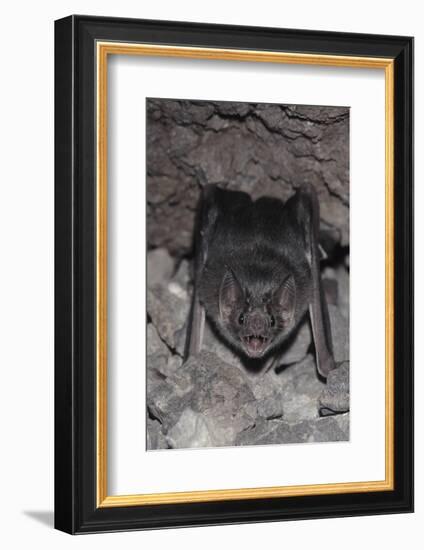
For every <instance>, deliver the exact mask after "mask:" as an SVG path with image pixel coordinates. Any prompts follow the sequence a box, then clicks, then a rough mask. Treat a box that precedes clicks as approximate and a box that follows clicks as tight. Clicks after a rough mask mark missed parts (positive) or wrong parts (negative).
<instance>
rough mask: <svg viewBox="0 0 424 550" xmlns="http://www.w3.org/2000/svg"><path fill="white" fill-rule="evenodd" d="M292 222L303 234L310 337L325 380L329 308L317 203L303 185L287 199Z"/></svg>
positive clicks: (328, 366)
mask: <svg viewBox="0 0 424 550" xmlns="http://www.w3.org/2000/svg"><path fill="white" fill-rule="evenodd" d="M290 202H292V204H291V208H290V210H291V212H292V216H293V217H292V221H293V222H294V224H295V225H297V226H298V229H299V230H300V231H301V232H302V233H303V240H304V243H305V249H306V256H307V259H308V262H309V265H310V267H311V275H312V295H311V301H310V304H309V315H310V318H311V325H312V334H313V339H314V344H315V354H316V362H317V368H318V372H319V373H320V375H321V376H323V377H324V378H327V375H328V373H329V372H330V371H331V370H332V369H334V367H335V362H334V358H333V346H332V339H331V328H330V320H329V315H328V307H327V302H326V299H325V295H324V292H323V288H322V282H321V273H320V249H319V244H318V236H319V222H320V212H319V202H318V197H317V195H316V191H315V189H314V188H313V187H312V186H309V185H308V186H306V185H305V186H303V187H302V188H301V189H300V190H298V192H297V193H296V195H295V196H294V197H293V198H292V199H290Z"/></svg>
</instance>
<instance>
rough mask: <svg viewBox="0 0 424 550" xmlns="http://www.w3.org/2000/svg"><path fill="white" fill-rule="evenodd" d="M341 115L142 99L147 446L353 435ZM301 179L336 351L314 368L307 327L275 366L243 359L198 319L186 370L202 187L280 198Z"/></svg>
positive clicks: (339, 111)
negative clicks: (315, 219) (328, 362)
mask: <svg viewBox="0 0 424 550" xmlns="http://www.w3.org/2000/svg"><path fill="white" fill-rule="evenodd" d="M348 123H349V112H348V109H346V108H328V107H325V108H324V107H306V106H288V105H265V104H246V103H231V102H202V101H182V100H181V101H180V100H175V101H174V100H158V99H149V100H148V103H147V202H148V204H147V216H148V220H147V228H148V235H147V244H148V251H149V252H148V259H147V262H148V266H147V273H148V290H147V313H148V327H147V408H148V418H147V448H148V449H167V448H190V447H211V446H212V447H213V446H225V445H264V444H281V443H303V442H305V443H306V442H322V441H344V440H348V439H349V412H348V411H349V362H348V360H349V226H348V220H349V215H348V214H349V179H348V156H349V155H348V134H349V131H348ZM304 181H308V182H310V183H312V184H313V185H315V186H316V189H317V191H318V195H319V201H320V206H321V235H320V243H321V246H322V248H323V250H324V252H325V256H326V257H325V259H324V260H323V262H322V275H323V279H324V291H325V295H326V299H327V302H328V304H329V315H330V323H331V331H332V337H333V346H334V356H335V359H336V361H337V362H338V363H339V366H338V368H337V369H335V370H334V371H333V372H332V373H330V375H329V377H328V380H327V383H325V382H324V381H323V380H322V379H320V377H319V376H318V374H317V371H316V365H315V356H314V346H313V343H312V335H311V328H310V323H309V320H308V319H306V318H305V321H304V322H303V323H302V325H301V326H300V327H299V329H298V331H297V333H296V334H294V335H293V337H292V338H291V340H290V341H288V342H287V343H286V345H285V347H284V348H283V349H282V350H281V353H280V355H279V357H278V359H277V361H276V362H275V364H274V365H273V366H272V368H269V365H266V364H265V365H264V364H260V365H258V364H254V365H253V364H252V363H251V362H250V363H249V362H247V363H246V362H245V361H244V360H243V359H241V358H240V357H239V356H238V355H237V354H236V353H235V352H233V351H232V350H231V349H230V348H229V347H228V344H226V343H225V342H223V341H222V340H221V338H220V337H219V336H218V335H217V334H216V333H215V331H214V330H213V328H212V327H211V326H210V325H209V323H208V322H206V325H205V335H204V343H203V351H202V353H201V355H200V356H199V357H197V358H192V359H190V360H189V361H188V362H187V363H185V364H183V359H182V357H183V354H184V348H185V341H186V324H187V319H188V315H189V310H190V304H191V297H192V291H193V250H192V242H193V228H194V219H195V215H196V209H197V203H198V198H199V195H200V190H201V187H202V186H204V185H205V184H208V183H215V184H219V185H220V186H222V187H227V188H230V189H239V190H243V191H246V192H248V193H250V194H251V196H252V197H254V198H257V197H259V196H262V195H268V196H276V197H279V198H281V199H283V200H286V199H287V198H288V197H289V196H291V195H292V193H293V192H294V190H295V189H296V188H297V187H298V186H299V185H300V184H302V183H303V182H304Z"/></svg>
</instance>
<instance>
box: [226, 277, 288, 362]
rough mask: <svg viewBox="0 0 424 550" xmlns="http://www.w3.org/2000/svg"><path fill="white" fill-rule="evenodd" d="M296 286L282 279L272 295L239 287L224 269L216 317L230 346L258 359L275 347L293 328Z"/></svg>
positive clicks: (267, 291) (256, 289)
mask: <svg viewBox="0 0 424 550" xmlns="http://www.w3.org/2000/svg"><path fill="white" fill-rule="evenodd" d="M295 310H296V285H295V280H294V277H293V275H292V274H288V275H286V276H285V277H284V278H283V280H282V281H281V284H279V285H277V286H276V287H275V289H274V290H273V291H270V290H269V288H265V287H262V288H261V287H260V288H258V287H252V288H246V287H243V286H242V285H241V284H240V282H239V280H238V279H237V276H236V275H235V274H234V272H233V271H232V270H231V269H227V271H226V273H225V275H224V277H223V279H222V282H221V286H220V291H219V315H220V321H221V324H222V325H223V326H224V329H225V333H226V334H227V335H228V336H229V337H230V339H231V341H232V343H233V344H234V345H235V346H236V347H237V348H238V349H239V350H240V351H242V352H243V353H244V354H245V355H247V356H248V357H250V358H252V359H253V358H255V359H258V358H261V357H263V356H264V355H265V354H266V353H267V352H268V351H270V350H271V349H272V348H273V347H275V346H276V345H278V344H279V343H280V342H281V341H282V339H283V338H284V336H285V335H286V334H287V333H288V332H289V331H290V329H291V328H292V326H293V320H294V315H295Z"/></svg>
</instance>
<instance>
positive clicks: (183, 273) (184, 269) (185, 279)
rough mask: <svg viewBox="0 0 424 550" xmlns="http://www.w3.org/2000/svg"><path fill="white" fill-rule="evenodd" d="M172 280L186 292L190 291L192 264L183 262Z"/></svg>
mask: <svg viewBox="0 0 424 550" xmlns="http://www.w3.org/2000/svg"><path fill="white" fill-rule="evenodd" d="M172 280H173V281H174V282H176V283H177V284H179V285H180V287H182V288H184V289H185V290H188V289H189V286H190V284H191V282H192V276H191V268H190V263H189V262H188V261H187V260H181V262H180V264H179V266H178V269H177V271H176V273H175V275H174V276H173V277H172Z"/></svg>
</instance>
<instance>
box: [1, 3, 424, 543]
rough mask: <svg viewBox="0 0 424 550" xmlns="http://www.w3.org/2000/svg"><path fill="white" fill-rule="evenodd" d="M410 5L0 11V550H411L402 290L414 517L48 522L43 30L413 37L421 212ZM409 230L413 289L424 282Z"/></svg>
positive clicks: (48, 185)
mask: <svg viewBox="0 0 424 550" xmlns="http://www.w3.org/2000/svg"><path fill="white" fill-rule="evenodd" d="M420 11H421V10H420V4H419V2H415V1H414V0H404V1H403V2H399V1H396V2H395V1H393V0H386V1H385V2H384V3H382V2H381V3H374V4H373V3H371V2H370V1H369V0H355V1H354V2H353V1H350V2H349V3H346V4H343V5H342V3H340V1H338V2H331V1H329V0H320V1H319V2H315V1H313V0H300V1H299V2H272V0H262V1H261V2H257V1H256V2H252V1H250V0H238V1H234V2H232V3H230V2H228V0H214V2H207V3H205V2H199V1H198V0H197V1H196V0H179V1H178V2H175V1H174V2H173V1H172V0H162V1H161V2H144V3H142V2H131V1H129V0H119V2H116V0H115V1H111V0H101V1H100V0H85V1H84V2H83V1H73V2H72V1H65V0H64V1H62V2H54V1H52V0H49V1H41V0H40V1H38V2H29V1H28V2H23V1H19V0H16V1H15V2H14V3H13V4H12V3H8V4H7V5H4V6H3V9H2V29H1V33H0V40H1V45H2V48H1V53H2V55H1V65H0V67H1V73H0V74H1V78H0V95H1V101H0V139H1V144H0V150H1V153H2V155H1V162H0V251H1V256H0V257H1V270H0V335H1V336H0V366H1V372H2V383H1V384H0V419H1V420H0V430H1V432H0V434H1V452H0V544H2V546H3V547H4V548H8V549H9V548H20V547H24V545H27V546H28V545H31V546H35V547H43V548H44V549H46V550H47V549H49V548H58V547H59V548H65V549H66V548H71V547H72V548H76V547H78V548H103V549H106V548H114V547H115V546H117V545H120V547H123V548H133V547H134V548H136V547H137V548H138V547H140V546H142V545H143V546H144V547H147V546H148V545H152V546H154V548H156V549H162V548H174V547H177V548H179V547H184V548H215V547H224V548H225V547H229V546H230V545H231V544H234V543H235V544H237V545H238V546H239V547H240V546H242V547H243V548H246V549H250V548H252V549H253V548H258V547H259V546H262V545H263V544H264V543H265V544H270V545H272V546H274V545H275V546H278V547H288V548H291V547H296V548H300V549H303V548H314V549H321V548H322V549H324V548H331V547H342V548H343V550H349V549H354V548H355V549H356V548H357V547H358V546H359V545H360V544H362V543H364V542H368V541H369V543H370V544H377V545H378V546H379V547H384V548H385V549H387V550H388V549H392V548H393V549H394V548H399V546H401V547H407V548H412V549H414V548H419V547H421V544H422V529H423V522H424V486H423V482H424V475H423V473H422V464H423V459H424V430H423V427H424V401H423V400H422V399H421V395H420V392H419V390H420V388H421V387H422V386H423V383H424V373H423V371H422V369H420V365H421V363H422V362H423V359H424V357H423V349H422V346H421V345H420V343H421V341H422V332H423V329H424V319H423V313H422V310H423V306H424V292H423V290H422V287H421V288H420V287H419V286H418V285H417V289H416V339H417V349H416V366H417V368H416V388H417V390H416V395H417V403H416V426H417V428H416V464H417V468H416V513H415V514H413V515H412V514H409V515H400V516H399V515H398V516H381V517H365V518H346V519H344V518H343V519H331V520H318V521H308V522H288V523H272V524H260V525H246V526H227V527H208V528H200V529H179V530H168V531H155V532H143V533H121V534H108V535H96V536H85V537H70V536H69V535H65V534H63V533H59V532H57V531H54V530H53V529H52V521H53V514H52V509H53V21H54V19H57V18H60V17H63V16H65V15H69V14H71V13H84V14H93V15H110V16H122V17H142V18H151V19H155V18H156V19H170V20H182V21H204V22H210V23H233V24H243V25H263V26H279V27H289V28H290V27H291V28H305V29H322V30H335V31H352V32H369V33H388V34H405V35H413V36H415V37H416V44H415V45H416V98H417V105H416V151H417V155H416V156H417V166H416V182H417V184H416V204H417V205H418V206H419V205H420V204H423V201H424V191H423V188H422V186H421V185H420V182H421V181H422V179H423V176H424V173H423V161H422V155H421V154H420V151H422V150H423V148H424V135H423V125H422V122H423V103H422V99H421V98H422V97H424V29H423V26H422V14H421V13H420ZM423 231H424V216H421V215H419V216H417V220H416V250H417V258H416V280H417V281H422V280H423V276H424V256H423V254H422V253H421V254H420V253H419V252H420V251H422V248H423V246H422V245H423V240H422V236H423Z"/></svg>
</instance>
